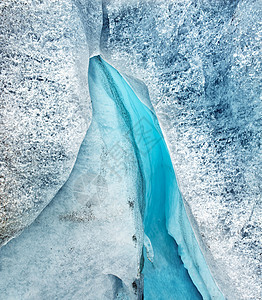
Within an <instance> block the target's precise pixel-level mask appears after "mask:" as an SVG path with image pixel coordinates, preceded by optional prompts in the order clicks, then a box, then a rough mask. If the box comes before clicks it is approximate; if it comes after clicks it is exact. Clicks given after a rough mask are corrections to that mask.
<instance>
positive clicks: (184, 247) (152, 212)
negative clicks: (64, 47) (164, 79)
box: [89, 56, 224, 300]
mask: <svg viewBox="0 0 262 300" xmlns="http://www.w3.org/2000/svg"><path fill="white" fill-rule="evenodd" d="M99 87H101V90H105V89H106V90H107V91H108V93H109V94H110V95H109V96H110V100H111V101H112V105H116V107H117V110H118V118H122V120H123V121H124V123H125V124H126V126H127V128H129V133H130V134H129V138H130V139H131V141H132V144H133V147H134V150H135V154H136V159H137V161H138V165H139V169H140V172H141V176H142V180H143V185H144V188H143V196H144V205H140V209H141V213H142V215H143V225H144V234H145V239H144V245H145V247H144V251H143V252H144V263H143V271H142V273H143V276H144V299H147V300H149V299H181V300H182V299H183V300H185V299H224V296H223V295H222V293H221V292H220V290H219V289H218V287H217V286H216V284H215V282H214V280H213V278H212V275H211V274H210V271H209V269H208V266H207V265H206V262H205V259H204V257H203V255H202V253H201V250H200V248H199V246H198V242H197V240H196V238H195V236H194V232H193V230H192V227H191V224H190V222H189V220H188V217H187V214H186V211H185V208H184V204H183V200H182V197H181V194H180V191H179V188H178V185H177V181H176V177H175V173H174V170H173V166H172V162H171V159H170V155H169V151H168V148H167V146H166V143H165V141H164V138H163V134H162V132H161V129H160V126H159V123H158V120H157V117H156V115H155V113H154V111H152V109H149V108H148V107H147V106H146V105H145V104H144V103H142V102H141V101H140V99H139V98H138V97H137V96H136V94H135V92H134V91H133V90H132V88H131V87H130V85H129V84H128V83H127V82H126V80H125V79H124V78H123V77H122V76H121V75H120V73H119V72H118V71H117V70H116V69H114V68H113V67H112V66H111V65H109V64H108V63H107V62H105V61H104V60H103V59H102V58H101V57H100V56H96V57H93V58H91V60H90V66H89V88H90V95H91V99H92V105H93V109H94V111H96V109H98V107H99V99H97V95H98V94H97V93H95V92H93V90H98V88H99ZM94 117H98V118H99V115H97V114H95V115H94ZM108 134H110V132H109V133H108ZM112 138H114V137H112ZM192 184H193V183H192Z"/></svg>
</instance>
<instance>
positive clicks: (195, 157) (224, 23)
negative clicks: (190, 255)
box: [101, 0, 261, 299]
mask: <svg viewBox="0 0 262 300" xmlns="http://www.w3.org/2000/svg"><path fill="white" fill-rule="evenodd" d="M103 14H104V25H103V30H102V36H101V51H102V53H103V55H104V57H105V58H106V59H107V61H109V62H110V63H111V64H113V66H115V67H116V68H117V69H118V70H119V71H121V72H122V73H126V74H128V75H131V76H133V77H136V78H137V79H139V80H142V81H143V82H144V83H145V84H146V85H147V86H148V89H149V93H150V97H151V100H152V103H153V106H154V108H155V110H156V113H157V116H158V117H159V119H160V123H161V126H162V129H163V132H164V135H165V136H166V140H167V143H168V147H169V149H170V152H171V155H172V160H173V164H174V167H175V171H176V175H177V178H178V181H179V185H180V189H181V191H182V194H183V196H184V199H185V201H186V207H187V210H188V213H189V215H191V222H192V223H193V224H194V227H195V229H196V231H197V232H198V236H199V243H201V245H202V249H203V251H204V253H205V256H206V258H207V260H208V263H209V265H210V267H211V270H212V272H213V274H214V275H215V279H216V280H217V282H218V283H219V285H220V287H221V288H222V290H223V292H225V294H226V296H227V297H228V298H229V299H236V298H237V299H258V298H259V297H260V293H261V287H260V276H261V270H260V258H259V255H260V254H259V253H260V252H261V218H259V215H261V202H260V201H261V200H260V193H261V191H260V182H261V177H260V175H259V167H260V165H261V152H260V150H259V149H260V148H259V147H260V132H261V129H260V128H261V127H260V126H261V124H260V111H261V102H259V93H260V88H261V86H260V79H261V75H260V73H261V72H260V69H261V60H260V56H259V53H260V51H261V36H260V30H261V23H260V19H261V2H260V1H222V0H221V1H214V0H212V1H211V0H210V1H208V0H205V1H189V0H188V1H187V0H183V1H182V0H181V1H175V2H174V1H172V2H171V1H104V3H103ZM201 241H203V243H202V242H201ZM247 282H248V284H247Z"/></svg>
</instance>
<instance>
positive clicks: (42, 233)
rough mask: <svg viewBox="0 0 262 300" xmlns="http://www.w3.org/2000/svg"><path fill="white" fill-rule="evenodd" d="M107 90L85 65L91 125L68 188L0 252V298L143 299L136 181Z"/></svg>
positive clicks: (94, 68) (99, 74) (126, 131)
mask: <svg viewBox="0 0 262 300" xmlns="http://www.w3.org/2000/svg"><path fill="white" fill-rule="evenodd" d="M111 84H112V83H111V82H110V80H109V79H108V78H107V77H106V75H105V73H104V72H103V70H101V68H99V67H98V65H97V64H96V62H95V61H94V59H93V60H91V61H90V67H89V87H90V95H91V99H92V108H93V117H92V122H91V125H90V127H89V130H88V132H87V134H86V136H85V138H84V140H83V143H82V145H81V147H80V150H79V154H78V156H77V160H76V163H75V165H74V168H73V171H72V173H71V174H70V177H69V179H68V181H67V182H66V184H65V185H64V186H63V187H62V188H61V190H60V191H59V193H58V194H57V195H56V196H55V197H54V199H53V200H52V201H51V203H50V204H49V205H48V206H47V207H46V208H45V209H44V210H43V212H42V213H41V214H40V216H39V217H38V218H37V219H36V220H35V222H33V223H32V224H31V225H30V226H29V227H28V228H26V229H25V230H24V231H23V232H22V234H21V235H20V236H19V237H17V238H15V239H13V240H12V241H10V242H9V243H8V244H7V245H5V246H3V247H2V248H1V249H0V292H1V296H0V298H1V299H5V300H9V299H10V300H12V299H27V300H30V299H32V300H35V299H76V300H78V299H94V300H104V299H121V300H124V299H126V300H127V299H128V300H132V299H142V298H141V297H142V295H141V293H142V291H143V287H142V281H141V277H140V272H141V263H140V259H141V255H142V246H143V226H142V218H141V214H140V207H139V201H140V202H141V201H142V179H141V173H140V171H139V166H138V163H137V159H136V155H135V151H134V148H133V144H132V142H130V140H129V139H128V137H129V135H130V128H129V127H128V126H127V124H126V123H125V115H124V114H122V111H121V110H119V108H118V106H117V105H116V103H115V97H116V95H115V94H114V93H113V92H112V85H111Z"/></svg>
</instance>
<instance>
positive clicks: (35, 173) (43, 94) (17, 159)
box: [0, 0, 102, 245]
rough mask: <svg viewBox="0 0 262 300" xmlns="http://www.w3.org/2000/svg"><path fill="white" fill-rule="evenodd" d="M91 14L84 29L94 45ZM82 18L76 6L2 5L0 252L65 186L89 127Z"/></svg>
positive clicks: (86, 42) (65, 3)
mask: <svg viewBox="0 0 262 300" xmlns="http://www.w3.org/2000/svg"><path fill="white" fill-rule="evenodd" d="M96 10H97V11H100V10H101V7H100V8H99V6H98V7H97V9H96ZM96 10H94V12H93V15H94V16H93V19H92V16H91V17H89V22H90V24H92V20H93V25H94V26H93V31H94V32H93V33H92V37H97V38H99V35H100V30H101V24H102V19H101V18H100V20H99V18H97V17H96V13H97V12H96ZM79 11H80V9H79V8H78V7H77V6H76V5H75V3H74V2H73V1H63V0H62V1H33V0H32V1H31V0H30V1H9V0H4V1H1V3H0V86H1V87H0V89H1V94H0V101H1V111H0V114H1V119H0V122H1V123H0V124H1V129H0V132H1V142H0V153H1V154H0V160H1V166H0V168H1V169H0V189H1V203H0V245H2V244H3V243H6V242H7V241H8V240H10V239H11V238H12V237H14V236H15V235H17V234H18V232H20V231H21V230H22V229H23V228H24V227H25V226H26V225H28V224H30V223H31V222H32V221H33V220H34V219H35V218H36V216H37V215H38V214H39V213H40V212H41V210H42V209H43V208H44V207H45V206H46V205H47V204H48V203H49V201H50V200H51V199H52V198H53V197H54V195H55V194H56V192H57V191H58V190H59V188H60V187H61V186H62V185H63V184H64V182H65V181H66V179H67V178H68V176H69V174H70V172H71V170H72V167H73V165H74V162H75V159H76V156H77V153H78V150H79V147H80V144H81V142H82V140H83V138H84V135H85V133H86V130H87V128H88V126H89V123H90V119H91V108H90V100H89V94H88V86H87V84H88V83H87V81H88V80H87V74H88V61H89V52H92V53H93V52H94V51H95V49H94V46H92V48H91V49H90V51H89V44H90V43H89V40H88V36H91V34H90V32H91V31H90V30H89V35H87V34H86V31H87V30H86V28H85V27H84V26H83V24H82V19H81V15H80V12H79ZM100 15H101V13H100ZM96 31H97V32H98V33H97V34H96V33H95V32H96ZM92 45H93V44H92Z"/></svg>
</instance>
